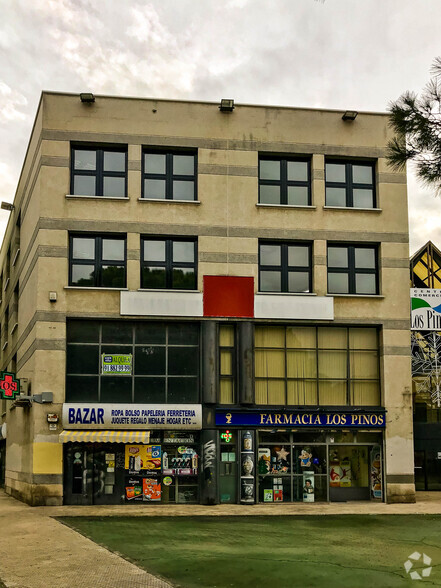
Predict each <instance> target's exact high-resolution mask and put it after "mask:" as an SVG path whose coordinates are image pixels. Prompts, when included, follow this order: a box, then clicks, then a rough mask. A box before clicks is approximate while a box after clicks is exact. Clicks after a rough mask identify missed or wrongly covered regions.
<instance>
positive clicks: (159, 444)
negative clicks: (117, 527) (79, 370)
mask: <svg viewBox="0 0 441 588" xmlns="http://www.w3.org/2000/svg"><path fill="white" fill-rule="evenodd" d="M201 421H202V410H201V406H200V405H179V406H178V405H176V406H172V405H167V406H162V405H161V406H156V405H130V407H128V406H125V405H110V404H108V405H93V406H91V405H87V406H86V405H80V404H65V405H64V407H63V424H64V431H63V432H62V433H61V435H60V441H61V442H63V444H64V452H63V458H64V492H63V494H64V503H65V504H129V503H137V502H144V503H149V502H151V503H165V504H167V503H197V502H199V500H200V496H199V467H200V466H199V462H200V432H199V430H200V428H201ZM164 425H166V426H168V429H164V428H163V427H164ZM112 427H113V428H112ZM115 427H118V429H116V428H115ZM121 427H127V429H125V430H123V429H122V428H121ZM134 427H137V428H136V429H135V428H134ZM141 427H146V428H141ZM147 427H148V428H147ZM158 427H161V429H159V428H158Z"/></svg>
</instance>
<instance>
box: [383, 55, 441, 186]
mask: <svg viewBox="0 0 441 588" xmlns="http://www.w3.org/2000/svg"><path fill="white" fill-rule="evenodd" d="M431 74H432V78H431V80H430V81H429V82H428V84H427V85H426V87H425V88H424V90H423V91H422V92H421V94H420V96H417V95H416V94H415V93H414V92H404V93H403V94H402V95H401V96H400V97H399V98H398V100H397V101H396V102H391V103H390V104H389V108H388V111H389V124H390V126H391V127H392V129H393V130H394V131H395V133H396V137H395V138H394V139H392V140H391V141H389V144H388V154H387V160H388V163H389V165H390V166H391V167H392V169H395V170H402V169H403V168H404V167H405V165H406V163H407V162H408V161H413V162H414V164H415V169H416V174H417V177H418V178H419V179H420V180H422V182H423V183H424V184H425V185H427V186H428V187H431V188H434V189H435V191H436V192H437V193H438V195H441V57H437V58H436V59H435V61H434V63H433V65H432V68H431Z"/></svg>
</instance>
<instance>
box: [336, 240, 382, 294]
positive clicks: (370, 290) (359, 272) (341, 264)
mask: <svg viewBox="0 0 441 588" xmlns="http://www.w3.org/2000/svg"><path fill="white" fill-rule="evenodd" d="M377 257H378V256H377V247H375V246H374V247H373V246H372V245H370V246H368V245H328V293H329V294H378V262H377Z"/></svg>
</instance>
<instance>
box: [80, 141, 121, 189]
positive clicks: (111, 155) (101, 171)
mask: <svg viewBox="0 0 441 588" xmlns="http://www.w3.org/2000/svg"><path fill="white" fill-rule="evenodd" d="M70 189H71V194H78V195H81V196H113V197H117V198H124V197H125V196H126V195H127V147H125V148H121V147H105V148H100V149H97V148H94V147H72V151H71V187H70Z"/></svg>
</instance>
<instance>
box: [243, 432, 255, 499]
mask: <svg viewBox="0 0 441 588" xmlns="http://www.w3.org/2000/svg"><path fill="white" fill-rule="evenodd" d="M253 448H254V432H252V431H242V451H241V456H240V462H241V481H240V488H241V492H240V501H241V502H254V485H255V482H254V449H253Z"/></svg>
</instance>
